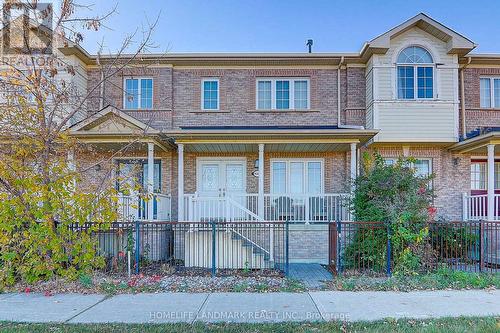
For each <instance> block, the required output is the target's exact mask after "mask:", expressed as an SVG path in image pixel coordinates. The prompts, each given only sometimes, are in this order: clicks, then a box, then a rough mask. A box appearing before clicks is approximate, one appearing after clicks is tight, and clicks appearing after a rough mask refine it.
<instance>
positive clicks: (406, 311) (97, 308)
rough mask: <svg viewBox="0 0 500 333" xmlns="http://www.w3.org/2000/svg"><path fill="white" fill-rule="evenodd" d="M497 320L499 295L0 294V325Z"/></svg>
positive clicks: (322, 292)
mask: <svg viewBox="0 0 500 333" xmlns="http://www.w3.org/2000/svg"><path fill="white" fill-rule="evenodd" d="M486 315H500V291H479V290H468V291H423V292H409V293H398V292H337V291H317V292H308V293H260V294H259V293H212V294H206V293H196V294H195V293H158V294H136V295H117V296H114V297H108V298H106V297H105V296H103V295H75V294H62V295H56V296H51V297H46V296H43V295H40V294H0V321H3V320H5V321H23V322H65V323H108V322H121V323H167V322H168V323H172V322H188V323H192V322H195V321H201V322H221V321H225V322H281V321H323V320H348V321H359V320H378V319H384V318H387V317H392V318H403V317H406V318H436V317H445V316H453V317H457V316H486Z"/></svg>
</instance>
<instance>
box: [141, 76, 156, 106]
mask: <svg viewBox="0 0 500 333" xmlns="http://www.w3.org/2000/svg"><path fill="white" fill-rule="evenodd" d="M152 107H153V80H152V79H142V80H141V109H151V108H152Z"/></svg>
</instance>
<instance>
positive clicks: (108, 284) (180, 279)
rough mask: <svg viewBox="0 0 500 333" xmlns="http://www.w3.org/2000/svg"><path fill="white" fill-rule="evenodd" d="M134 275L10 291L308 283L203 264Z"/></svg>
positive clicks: (270, 287) (288, 287)
mask: <svg viewBox="0 0 500 333" xmlns="http://www.w3.org/2000/svg"><path fill="white" fill-rule="evenodd" d="M142 271H143V273H140V274H137V275H135V274H134V275H132V276H131V277H130V278H128V276H127V275H126V274H123V273H120V274H117V273H103V272H96V273H94V274H93V275H91V276H86V275H85V276H82V277H80V279H77V280H76V281H70V280H67V279H63V278H54V279H51V280H49V281H41V282H37V283H35V284H31V285H28V284H26V283H18V284H17V285H15V286H14V287H12V288H9V289H8V290H7V291H14V292H25V293H42V294H45V295H46V296H51V295H54V294H59V293H79V294H96V293H105V294H123V293H140V292H278V291H303V290H305V288H304V286H303V285H302V284H301V283H299V282H297V281H294V280H290V279H287V278H285V277H284V275H283V273H282V272H280V271H277V270H271V269H267V270H255V271H253V270H219V271H218V272H217V275H216V276H215V277H212V276H211V274H210V271H209V270H207V269H203V268H184V269H180V270H176V269H170V270H169V269H166V270H165V269H164V270H158V269H157V268H154V267H151V268H150V269H143V270H142Z"/></svg>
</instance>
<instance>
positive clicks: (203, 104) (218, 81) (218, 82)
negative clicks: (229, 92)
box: [200, 77, 220, 111]
mask: <svg viewBox="0 0 500 333" xmlns="http://www.w3.org/2000/svg"><path fill="white" fill-rule="evenodd" d="M214 81H215V82H217V108H216V109H205V103H204V102H205V87H204V85H205V82H214ZM200 89H201V94H200V95H201V101H200V102H201V105H200V107H201V109H202V110H204V111H219V110H220V79H219V78H218V77H205V78H203V79H201V87H200Z"/></svg>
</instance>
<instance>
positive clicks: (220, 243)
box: [72, 221, 288, 275]
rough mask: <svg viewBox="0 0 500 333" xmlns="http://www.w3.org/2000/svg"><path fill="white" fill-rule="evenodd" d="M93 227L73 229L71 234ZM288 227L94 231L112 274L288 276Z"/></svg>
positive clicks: (118, 226) (156, 226) (198, 225)
mask: <svg viewBox="0 0 500 333" xmlns="http://www.w3.org/2000/svg"><path fill="white" fill-rule="evenodd" d="M89 226H90V224H87V225H83V226H72V228H73V230H74V231H75V232H77V231H78V230H81V229H84V228H88V227H89ZM287 228H288V224H287V223H286V222H159V221H154V222H151V221H141V222H116V223H112V224H111V226H110V227H109V228H106V229H103V230H99V231H96V232H95V233H94V236H95V237H96V242H97V246H98V248H99V254H100V255H102V256H103V257H104V258H105V259H106V269H107V270H108V271H126V270H127V269H128V267H131V270H132V271H133V272H135V273H139V271H151V272H161V271H163V270H171V269H175V270H177V271H179V270H189V269H193V270H196V271H200V270H201V271H203V270H206V271H207V272H211V274H212V275H215V274H216V273H217V272H222V271H224V270H237V269H238V270H248V271H251V270H279V271H282V272H283V273H285V274H286V273H287V272H288V246H287V245H288V232H287Z"/></svg>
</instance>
